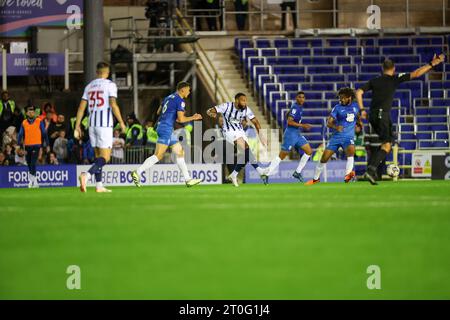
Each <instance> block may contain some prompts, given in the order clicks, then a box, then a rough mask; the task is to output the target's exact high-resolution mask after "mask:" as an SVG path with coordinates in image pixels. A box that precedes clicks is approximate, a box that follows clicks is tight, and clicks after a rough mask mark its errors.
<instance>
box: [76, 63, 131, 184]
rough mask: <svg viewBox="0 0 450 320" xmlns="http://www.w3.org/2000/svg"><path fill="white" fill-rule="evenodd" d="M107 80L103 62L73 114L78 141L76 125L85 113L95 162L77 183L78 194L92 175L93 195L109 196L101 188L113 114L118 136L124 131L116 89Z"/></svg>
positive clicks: (109, 156) (110, 143)
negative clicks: (118, 131) (98, 193)
mask: <svg viewBox="0 0 450 320" xmlns="http://www.w3.org/2000/svg"><path fill="white" fill-rule="evenodd" d="M108 77H109V65H108V64H107V63H106V62H99V63H98V64H97V79H95V80H93V81H91V82H90V83H89V84H88V85H87V86H86V88H85V89H84V94H83V97H82V99H81V102H80V105H79V107H78V112H77V120H76V123H75V137H81V128H80V123H81V119H82V118H83V116H84V111H85V110H86V107H88V111H89V141H90V142H91V145H92V147H93V148H94V151H95V161H94V164H93V165H92V167H91V168H90V169H89V170H88V172H83V173H82V174H81V175H80V177H79V179H80V190H81V192H86V191H87V190H86V185H87V181H88V180H89V179H90V177H91V175H95V181H96V182H97V185H96V191H97V192H110V190H108V189H106V188H105V187H104V186H103V184H102V168H103V166H104V165H105V164H106V163H108V162H109V160H110V158H111V148H112V141H113V126H114V118H113V114H114V116H115V117H116V119H117V121H119V125H120V127H121V129H122V132H125V130H126V127H125V123H124V122H123V119H122V115H121V114H120V109H119V106H118V105H117V101H116V99H117V86H116V84H115V83H114V82H112V81H111V80H108Z"/></svg>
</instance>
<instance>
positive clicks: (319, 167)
mask: <svg viewBox="0 0 450 320" xmlns="http://www.w3.org/2000/svg"><path fill="white" fill-rule="evenodd" d="M324 166H325V163H322V162H320V161H319V163H318V164H317V166H316V171H315V172H314V180H319V178H320V175H321V174H322V170H323V167H324Z"/></svg>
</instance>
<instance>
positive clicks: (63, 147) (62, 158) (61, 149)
mask: <svg viewBox="0 0 450 320" xmlns="http://www.w3.org/2000/svg"><path fill="white" fill-rule="evenodd" d="M58 134H59V137H58V138H57V139H56V140H55V143H54V145H53V151H54V152H55V154H56V158H57V159H58V162H59V163H65V162H66V160H67V145H68V143H69V141H68V140H67V139H66V131H65V130H61V131H58Z"/></svg>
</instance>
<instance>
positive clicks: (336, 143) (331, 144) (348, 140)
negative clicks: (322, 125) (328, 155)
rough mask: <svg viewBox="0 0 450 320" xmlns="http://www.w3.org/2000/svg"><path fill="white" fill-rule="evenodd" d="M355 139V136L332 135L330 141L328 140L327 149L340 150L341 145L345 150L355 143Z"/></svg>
mask: <svg viewBox="0 0 450 320" xmlns="http://www.w3.org/2000/svg"><path fill="white" fill-rule="evenodd" d="M354 144H355V141H354V140H353V137H333V136H332V137H331V138H330V141H328V145H327V147H326V149H328V150H331V151H334V152H337V151H338V150H339V147H342V149H343V150H344V151H345V149H347V147H348V146H350V145H354Z"/></svg>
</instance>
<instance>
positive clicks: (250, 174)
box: [245, 160, 346, 183]
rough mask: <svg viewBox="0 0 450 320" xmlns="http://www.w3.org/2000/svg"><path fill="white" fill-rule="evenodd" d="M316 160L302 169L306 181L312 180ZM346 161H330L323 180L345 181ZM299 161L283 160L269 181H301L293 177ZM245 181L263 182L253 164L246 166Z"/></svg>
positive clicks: (323, 174)
mask: <svg viewBox="0 0 450 320" xmlns="http://www.w3.org/2000/svg"><path fill="white" fill-rule="evenodd" d="M316 164H317V163H316V162H312V161H309V162H308V163H307V164H306V166H305V168H304V169H303V171H302V175H303V178H304V179H305V182H306V181H308V180H311V179H312V178H313V176H314V170H315V169H316ZM345 164H346V161H343V160H335V161H331V160H330V161H329V162H328V163H327V165H326V172H325V170H324V172H323V173H322V176H321V178H320V179H321V181H323V182H343V181H344V176H345ZM297 166H298V161H282V162H281V163H280V166H279V167H278V171H277V172H275V173H274V174H273V175H271V176H270V177H269V183H299V182H298V180H297V179H295V178H293V177H292V174H293V173H294V171H295V169H297ZM245 183H261V178H260V177H259V174H258V172H256V170H255V169H253V167H252V166H250V165H247V166H245Z"/></svg>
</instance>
